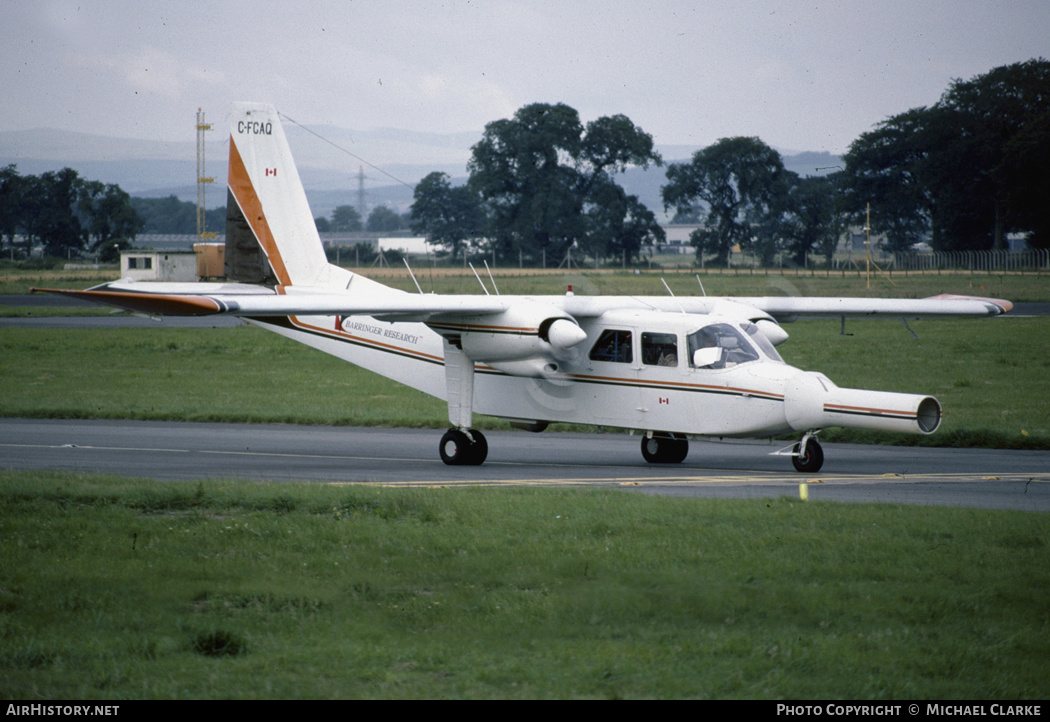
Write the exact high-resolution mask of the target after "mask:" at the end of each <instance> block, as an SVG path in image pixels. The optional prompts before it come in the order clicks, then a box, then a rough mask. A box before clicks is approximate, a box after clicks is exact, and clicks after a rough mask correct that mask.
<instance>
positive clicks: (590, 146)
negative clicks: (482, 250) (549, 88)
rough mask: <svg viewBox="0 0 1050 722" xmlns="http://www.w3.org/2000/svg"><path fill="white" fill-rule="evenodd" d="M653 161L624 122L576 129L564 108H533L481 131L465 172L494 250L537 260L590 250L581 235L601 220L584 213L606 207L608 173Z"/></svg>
mask: <svg viewBox="0 0 1050 722" xmlns="http://www.w3.org/2000/svg"><path fill="white" fill-rule="evenodd" d="M661 162H662V161H661V159H660V156H659V154H658V153H656V151H655V150H654V149H653V140H652V136H650V135H648V134H647V133H645V132H643V131H642V130H641V129H640V128H638V127H637V126H635V125H634V124H633V123H632V122H631V121H630V120H629V119H628V118H626V117H625V116H622V115H616V116H611V117H603V118H599V119H597V120H594V121H592V122H590V123H587V124H586V126H584V125H583V123H581V121H580V117H579V114H578V113H577V112H576V111H575V110H574V109H573V108H570V107H569V106H567V105H564V104H561V103H559V104H557V105H549V104H544V103H535V104H532V105H527V106H524V107H523V108H521V109H519V110H518V112H517V113H515V114H514V117H513V118H510V119H503V120H497V121H494V122H492V123H489V124H488V125H487V126H485V133H484V135H483V137H482V139H481V141H479V142H478V143H477V144H476V145H475V146H474V147H473V149H472V154H471V160H470V163H469V164H468V166H467V168H468V170H469V172H470V181H469V185H470V188H471V190H472V191H473V192H475V193H477V195H478V197H480V198H481V200H482V202H483V204H484V205H485V208H486V211H487V218H488V221H489V225H488V232H487V235H488V238H489V240H490V242H491V243H492V244H493V247H494V249H495V250H497V251H499V252H500V253H502V254H505V255H511V256H517V255H519V254H520V255H521V256H522V257H525V258H528V259H529V260H531V261H537V260H539V258H540V256H541V255H545V256H546V257H548V258H559V257H561V256H563V255H564V254H565V253H566V251H567V250H568V249H569V248H570V247H571V246H572V245H573V244H576V243H579V244H582V245H594V244H591V243H590V242H589V240H588V239H589V236H591V235H592V234H595V233H601V232H605V231H606V230H607V229H608V227H609V226H608V224H607V225H606V227H605V228H604V229H599V228H596V227H595V223H596V222H598V219H599V218H601V216H602V214H596V213H588V211H589V210H591V209H592V208H593V207H594V206H595V205H596V204H598V203H601V202H605V201H608V199H609V196H610V191H609V188H608V184H609V183H612V182H613V177H614V175H615V174H617V173H621V172H623V171H624V170H625V169H626V168H627V167H628V166H629V165H637V166H641V167H648V165H649V164H650V163H654V164H657V165H659V164H660V163H661ZM634 202H637V199H635V201H634ZM629 205H630V204H628V203H624V204H622V205H621V209H622V212H623V213H627V212H628V207H629ZM610 212H611V211H610ZM604 220H606V221H607V220H608V217H607V214H606V217H605V219H604ZM620 222H622V217H621V221H620ZM613 225H614V226H615V224H613ZM625 250H626V249H625Z"/></svg>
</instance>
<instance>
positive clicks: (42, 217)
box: [0, 165, 142, 260]
mask: <svg viewBox="0 0 1050 722" xmlns="http://www.w3.org/2000/svg"><path fill="white" fill-rule="evenodd" d="M141 228H142V219H141V218H140V217H139V215H138V214H137V213H136V212H135V209H134V208H133V207H132V205H131V198H130V196H128V194H127V193H126V192H124V191H123V190H121V188H120V186H118V185H116V184H114V183H108V184H106V183H102V182H100V181H94V180H87V179H85V178H81V177H80V175H79V174H78V173H77V172H76V171H75V170H73V169H72V168H63V169H62V170H59V171H48V172H46V173H41V174H40V175H39V176H33V175H27V176H23V175H20V174H19V173H18V169H17V167H16V166H14V165H8V166H5V167H4V168H0V244H2V245H6V246H8V247H10V249H11V250H12V252H18V254H19V255H20V256H23V257H28V256H29V255H30V252H31V250H32V249H33V247H34V246H38V245H39V246H43V249H44V254H45V255H48V256H57V257H61V258H68V257H71V256H73V255H80V253H81V252H83V251H88V252H90V253H92V254H95V255H97V256H98V257H99V258H100V259H102V260H112V259H115V258H117V257H119V254H120V250H121V249H123V248H130V247H131V240H132V239H134V238H135V235H136V234H137V233H138V232H139V231H140V230H141Z"/></svg>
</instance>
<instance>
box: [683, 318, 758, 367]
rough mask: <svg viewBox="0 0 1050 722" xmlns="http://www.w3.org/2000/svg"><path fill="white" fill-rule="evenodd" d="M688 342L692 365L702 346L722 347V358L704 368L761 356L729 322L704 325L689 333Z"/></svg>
mask: <svg viewBox="0 0 1050 722" xmlns="http://www.w3.org/2000/svg"><path fill="white" fill-rule="evenodd" d="M688 342H689V363H690V365H693V358H694V356H695V354H696V352H697V351H698V350H700V349H702V348H712V347H713V348H720V349H722V354H721V357H720V359H719V360H718V361H716V362H714V363H711V364H708V365H706V366H704V368H716V369H721V368H727V367H729V366H735V365H737V364H742V363H747V362H748V361H757V360H758V358H759V356H758V352H757V351H755V349H754V347H753V346H752V345H751V344H750V343H748V341H747V339H745V338H744V335H743V334H742V333H740V330H739V329H737V328H735V327H733V326H731V325H730V324H728V323H713V324H711V325H710V326H704V327H703V328H702V329H700V330H699V331H695V332H693V333H691V334H689V337H688Z"/></svg>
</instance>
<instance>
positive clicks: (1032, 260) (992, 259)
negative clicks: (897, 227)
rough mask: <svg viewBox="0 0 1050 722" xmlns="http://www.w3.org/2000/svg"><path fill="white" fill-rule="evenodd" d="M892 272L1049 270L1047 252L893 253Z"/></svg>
mask: <svg viewBox="0 0 1050 722" xmlns="http://www.w3.org/2000/svg"><path fill="white" fill-rule="evenodd" d="M891 262H892V265H893V269H894V270H896V271H940V270H945V271H973V272H982V273H984V272H995V271H1050V249H1046V248H1028V249H1025V250H1021V251H943V252H931V253H895V254H893V257H892V259H891Z"/></svg>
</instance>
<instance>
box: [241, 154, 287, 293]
mask: <svg viewBox="0 0 1050 722" xmlns="http://www.w3.org/2000/svg"><path fill="white" fill-rule="evenodd" d="M229 184H230V191H231V192H232V193H233V197H234V198H236V199H237V203H238V204H239V205H240V207H241V212H242V213H243V214H244V218H245V219H246V220H247V221H248V224H249V225H250V226H251V228H252V232H253V233H254V234H255V238H256V239H257V240H258V241H259V245H260V246H262V249H263V251H264V252H265V253H266V257H267V258H268V259H269V261H270V266H271V267H272V268H273V272H274V274H275V275H276V276H277V280H278V281H280V283H281V285H283V286H290V285H291V284H292V280H291V277H290V276H289V275H288V269H287V268H285V265H284V259H282V258H281V252H280V251H279V250H277V242H276V241H275V240H274V238H273V232H271V231H270V224H269V223H268V222H267V221H266V214H265V213H263V207H262V201H260V200H259V196H258V194H256V192H255V187H254V186H253V185H252V180H251V178H249V177H248V170H247V168H245V167H244V161H243V160H241V154H240V152H239V151H238V150H237V144H236V143H234V141H233V135H232V134H231V135H230V174H229Z"/></svg>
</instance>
